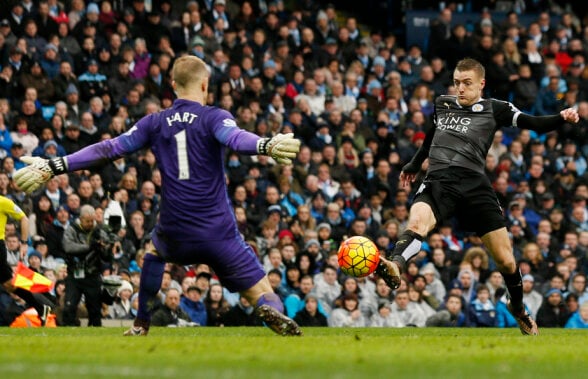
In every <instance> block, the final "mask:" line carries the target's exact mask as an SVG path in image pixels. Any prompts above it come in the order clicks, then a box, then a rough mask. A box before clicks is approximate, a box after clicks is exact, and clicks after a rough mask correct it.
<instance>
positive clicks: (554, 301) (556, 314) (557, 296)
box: [537, 288, 569, 328]
mask: <svg viewBox="0 0 588 379" xmlns="http://www.w3.org/2000/svg"><path fill="white" fill-rule="evenodd" d="M568 318H569V313H568V310H567V308H566V306H565V304H564V303H563V296H562V292H561V291H560V290H559V289H557V288H552V289H550V290H549V291H547V293H546V294H545V300H544V301H543V304H542V305H541V307H540V308H539V311H538V312H537V325H539V326H540V327H543V328H563V327H564V326H565V324H566V322H567V321H568Z"/></svg>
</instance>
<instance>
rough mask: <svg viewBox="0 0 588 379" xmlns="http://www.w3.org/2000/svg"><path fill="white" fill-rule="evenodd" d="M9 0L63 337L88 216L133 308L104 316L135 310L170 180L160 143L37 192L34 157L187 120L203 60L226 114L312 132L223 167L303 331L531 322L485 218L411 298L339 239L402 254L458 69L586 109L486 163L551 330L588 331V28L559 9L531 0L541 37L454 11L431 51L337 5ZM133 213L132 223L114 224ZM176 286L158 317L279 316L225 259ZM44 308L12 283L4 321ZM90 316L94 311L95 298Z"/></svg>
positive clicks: (33, 250) (549, 108) (19, 136)
mask: <svg viewBox="0 0 588 379" xmlns="http://www.w3.org/2000/svg"><path fill="white" fill-rule="evenodd" d="M7 3H10V5H8V6H5V5H4V2H3V6H2V8H3V9H2V10H0V14H2V18H1V19H0V68H1V70H0V158H1V167H0V170H1V171H0V194H1V195H3V196H6V197H9V198H10V199H12V200H13V201H14V202H15V203H17V204H18V205H19V206H20V207H21V208H22V209H23V210H24V211H25V212H26V214H27V215H28V217H29V220H30V235H31V238H30V240H29V245H30V247H29V251H30V253H29V254H28V256H27V257H26V258H25V261H26V264H27V265H28V266H29V267H30V268H32V269H33V270H35V271H38V272H40V273H42V274H44V275H45V276H47V277H48V278H50V279H51V280H53V281H54V282H55V287H54V290H53V291H51V292H49V293H46V294H44V296H46V297H47V298H48V299H49V300H51V302H53V303H54V304H55V307H54V311H55V313H56V314H57V321H58V324H61V325H63V317H62V310H63V306H64V304H63V299H64V293H65V291H66V290H67V287H66V280H65V278H66V276H67V275H68V269H67V262H68V259H70V258H68V256H67V254H66V253H65V251H64V246H63V240H62V236H63V234H64V231H65V230H66V229H67V228H68V227H70V225H71V224H72V223H75V222H76V220H77V217H78V216H79V210H80V208H81V206H83V205H85V204H89V205H91V206H93V207H95V208H96V221H97V223H98V224H99V225H105V228H106V229H109V230H110V232H111V234H114V235H113V236H112V241H111V245H110V246H111V251H110V253H111V254H110V258H109V259H107V260H105V261H103V262H102V263H101V267H100V269H101V271H102V275H103V276H104V277H112V276H111V275H114V276H120V278H122V280H123V281H122V285H120V286H119V287H117V288H116V289H114V290H112V289H111V291H110V295H115V296H114V300H112V298H109V296H105V298H104V302H105V303H104V304H103V306H102V316H103V318H114V319H132V318H134V315H135V312H136V307H137V294H136V292H137V289H138V283H139V280H140V271H141V266H142V258H143V256H144V254H145V249H146V247H147V248H149V244H150V231H151V228H152V227H153V225H154V223H155V220H156V218H157V213H158V207H159V196H160V195H159V194H160V185H161V175H160V173H159V171H158V169H157V162H156V161H155V159H154V155H153V153H152V152H151V151H149V150H145V151H142V152H141V153H140V154H137V155H135V156H131V157H125V158H120V159H118V160H116V161H115V162H113V163H109V164H107V165H105V166H102V167H96V168H95V169H94V170H92V171H83V172H75V173H73V174H70V175H60V176H58V177H56V178H54V179H52V180H51V181H49V182H48V183H47V185H46V187H44V188H43V189H42V190H39V191H37V192H36V193H33V194H32V195H26V194H25V193H23V192H22V191H20V190H19V189H18V188H16V187H15V186H14V184H13V182H12V180H11V176H12V174H13V173H14V172H15V170H17V169H19V168H21V167H23V166H24V163H22V162H21V161H20V159H19V158H20V157H22V156H23V155H33V156H41V157H47V158H49V157H55V156H63V155H66V154H69V153H72V152H75V151H78V150H79V149H81V148H83V147H85V146H88V145H89V144H92V143H94V142H97V141H100V140H104V139H108V138H113V137H116V136H118V135H120V134H121V133H124V132H125V131H126V130H128V129H129V128H130V127H131V126H132V125H133V124H134V123H135V122H136V121H137V120H139V119H140V118H141V117H143V116H144V115H146V114H150V113H153V112H157V111H158V110H160V109H163V108H167V107H169V106H170V105H171V103H172V102H173V99H174V93H173V90H172V87H171V78H170V67H171V65H172V64H173V62H174V59H175V58H177V57H179V56H181V55H184V54H191V55H195V56H198V57H199V58H202V59H203V60H205V62H206V63H207V64H208V67H209V69H210V83H211V86H210V93H209V97H208V104H209V105H214V106H218V107H221V108H224V109H227V110H229V111H230V112H232V113H233V114H234V115H235V117H236V119H237V120H238V125H239V126H240V127H241V128H244V129H246V130H249V131H252V132H255V133H256V134H258V135H261V136H271V135H273V134H275V133H278V132H281V133H286V132H294V134H295V136H296V137H297V138H300V139H301V140H302V142H303V147H302V149H301V152H300V154H299V156H298V158H297V159H296V161H295V163H294V164H293V165H290V166H280V165H277V164H275V162H273V161H272V160H271V158H268V157H265V156H255V157H248V156H247V157H246V156H239V155H238V154H235V153H233V152H230V151H229V152H227V157H226V166H225V168H226V176H227V182H228V188H229V193H228V196H229V198H230V199H231V201H232V202H233V204H234V209H235V216H236V219H237V221H238V225H239V229H240V232H241V233H242V234H243V236H244V237H245V240H246V241H247V242H248V243H249V244H251V246H252V247H253V248H254V250H255V252H256V253H257V254H258V256H259V259H260V262H261V263H262V264H263V266H264V268H265V269H266V271H267V273H268V276H269V279H270V281H271V283H272V286H273V287H274V290H275V291H276V292H277V293H278V294H279V296H280V298H281V299H282V300H283V302H284V304H285V308H286V312H287V314H288V315H289V316H291V317H292V318H294V319H295V320H296V321H297V322H298V323H299V324H300V325H301V326H327V325H329V326H333V327H336V326H377V327H405V326H418V327H422V326H480V327H490V326H496V327H515V326H516V322H515V321H514V319H513V317H512V316H511V315H510V314H509V312H508V310H507V309H506V305H505V301H506V293H505V289H504V285H503V279H502V276H501V275H500V273H499V272H498V271H497V270H495V266H494V263H493V262H492V259H491V258H490V256H489V254H488V253H487V251H486V250H485V248H484V246H483V244H482V242H481V239H480V236H477V235H474V234H471V233H468V232H467V225H456V224H455V223H454V222H453V221H452V220H444V222H443V223H442V224H440V225H439V227H438V228H437V229H435V230H434V231H432V232H431V233H430V234H429V236H428V237H427V239H426V241H425V243H424V244H423V250H422V251H421V253H419V255H418V256H417V257H416V259H414V260H412V261H411V262H409V265H408V270H407V272H406V273H405V274H404V275H403V282H402V285H401V287H400V288H399V289H397V290H395V291H392V290H390V288H388V286H386V284H385V283H384V281H383V280H381V279H378V278H377V277H375V276H371V277H368V278H352V277H346V276H344V275H342V274H341V272H340V270H338V268H337V266H338V263H337V256H336V252H337V248H338V246H339V243H340V242H341V241H342V240H343V239H345V238H346V237H348V236H352V235H364V236H366V237H368V238H370V239H372V240H373V241H374V242H375V243H376V244H377V245H378V247H379V248H380V249H381V251H382V254H385V253H386V252H390V251H391V250H392V249H393V247H394V244H395V242H396V240H397V236H398V235H399V233H400V232H401V231H402V230H403V229H404V228H405V227H406V223H407V218H408V211H409V209H410V204H411V200H412V198H413V195H414V193H415V192H416V190H417V189H418V186H419V184H420V180H422V178H423V175H422V174H424V171H423V172H422V174H421V175H420V176H419V179H418V180H417V182H415V183H413V186H412V187H410V188H406V187H400V186H399V182H398V175H399V173H400V170H401V168H402V166H403V165H404V164H405V163H406V162H408V160H410V158H411V157H412V156H413V154H414V153H415V152H416V151H417V149H418V148H419V146H420V145H421V144H422V141H423V140H424V137H425V133H426V132H427V131H428V130H429V129H430V128H431V125H432V123H433V119H432V113H433V99H434V98H435V97H436V96H437V95H440V94H452V93H455V88H454V87H453V86H452V72H453V66H454V65H455V63H456V62H457V61H458V60H459V59H461V58H464V57H473V58H475V59H477V60H479V61H480V62H481V63H483V64H484V65H485V67H486V89H485V96H487V97H495V98H497V99H501V100H506V101H510V102H512V103H513V104H514V105H515V106H516V107H518V108H519V109H521V110H522V111H524V112H526V113H530V114H535V115H547V114H555V113H557V112H558V111H559V110H561V109H564V108H567V107H574V108H577V110H578V113H579V114H580V117H581V120H580V125H579V126H575V127H571V126H569V127H567V126H566V127H564V128H562V129H560V130H558V131H557V132H552V133H549V134H547V135H536V134H535V133H534V132H529V131H528V130H519V129H516V128H508V129H504V130H500V131H498V132H497V133H496V137H495V139H494V141H493V143H492V147H491V149H490V151H489V154H488V157H487V161H486V172H487V175H488V177H489V178H490V179H491V181H492V183H493V186H494V188H495V190H496V195H497V198H498V201H499V202H500V204H501V206H502V207H503V209H504V213H505V217H506V218H507V219H508V225H509V226H508V230H509V235H510V236H511V237H512V244H513V248H514V253H515V256H516V258H517V261H518V263H519V265H520V270H521V273H522V275H523V288H524V293H525V295H524V296H525V297H524V300H525V305H526V307H527V308H528V310H529V311H530V313H531V314H532V316H533V317H535V319H536V320H537V323H538V325H539V327H573V328H580V327H581V328H586V327H588V290H587V286H586V273H588V255H587V254H588V209H587V207H586V205H587V204H586V202H587V200H588V180H587V179H588V173H587V172H586V169H587V161H586V157H587V155H588V135H587V132H588V129H587V127H588V66H587V58H588V23H587V22H586V16H588V15H582V14H574V13H572V12H569V11H568V10H566V9H565V8H561V7H557V6H554V4H553V2H550V1H531V2H525V1H522V2H520V1H516V2H515V3H519V4H524V3H532V4H534V5H536V9H535V8H533V9H532V12H534V13H532V14H534V15H536V19H535V21H533V22H531V23H529V24H525V25H522V24H521V23H520V22H519V20H518V16H519V14H517V13H516V12H515V11H512V12H510V13H508V14H507V15H506V17H505V18H504V19H497V18H494V17H493V16H492V13H491V12H490V11H489V9H483V10H482V11H481V12H480V13H479V16H478V17H477V19H476V22H475V24H474V25H473V28H472V27H469V26H466V25H461V24H456V23H452V21H451V19H452V14H453V12H455V11H456V10H458V8H457V4H456V3H451V2H447V8H445V9H442V10H441V11H440V12H439V14H438V18H436V19H435V20H433V21H432V22H431V25H430V32H431V33H430V38H429V40H428V43H427V46H426V47H425V46H424V45H423V46H419V45H413V46H404V43H403V41H400V40H398V39H397V38H396V36H395V35H394V34H390V33H383V32H381V31H380V30H378V29H370V27H369V26H365V25H364V24H361V23H360V22H359V21H358V20H357V19H356V18H354V17H353V16H352V15H351V13H348V12H342V11H341V10H340V9H338V8H337V5H336V2H333V3H332V4H328V3H326V2H319V1H313V0H308V1H292V2H290V3H292V4H293V5H292V6H290V5H289V4H286V5H285V2H284V1H264V0H261V1H257V0H253V1H238V0H233V1H225V0H199V1H187V2H184V1H172V0H153V1H152V2H151V1H144V0H110V1H109V0H103V1H98V0H96V1H95V2H90V1H84V0H71V1H57V0H39V1H37V0H20V1H19V0H15V1H8V2H7ZM286 3H288V2H286ZM466 3H470V2H466ZM480 3H485V2H483V1H482V2H480ZM487 3H488V4H489V5H490V6H491V4H494V3H495V2H493V1H488V2H487ZM150 6H151V7H150ZM437 9H438V8H437ZM520 10H521V9H518V11H520ZM530 11H531V10H527V12H530ZM553 16H557V19H558V20H559V21H558V22H553V21H552V20H550V18H551V17H553ZM425 168H426V167H423V170H424V169H425ZM117 215H120V216H122V218H121V219H120V221H121V225H120V227H119V226H118V225H117V226H113V225H112V224H113V223H110V224H109V220H111V219H112V220H114V219H116V217H113V216H117ZM107 226H108V227H107ZM113 229H114V230H113ZM19 244H20V236H19V230H18V228H17V227H16V223H9V224H8V226H7V230H6V245H7V250H8V251H7V253H8V259H9V262H10V263H11V264H12V265H16V263H17V262H18V260H19V255H18V251H19ZM176 290H177V291H176ZM170 291H171V292H170ZM168 294H170V296H169V298H167V296H166V295H168ZM160 295H161V304H160V308H159V310H157V312H156V314H155V315H154V319H153V320H154V325H168V324H170V323H173V324H176V325H201V326H205V325H206V326H220V325H225V326H232V325H258V323H259V321H258V320H256V319H255V318H254V317H253V315H252V310H253V307H252V306H251V305H250V304H248V303H247V301H246V300H245V299H244V298H239V296H238V294H233V293H229V292H228V291H227V290H226V289H224V288H223V287H222V283H219V282H218V280H217V279H216V278H215V275H214V272H212V271H211V270H210V268H209V267H208V266H206V265H195V266H190V267H184V266H178V265H174V264H168V265H167V266H166V273H165V275H164V280H163V282H162V285H161V291H160ZM178 297H179V301H178V299H177V298H178ZM24 309H26V305H25V304H23V302H22V301H21V300H20V299H18V298H16V297H14V296H10V295H8V294H7V293H6V292H3V291H2V292H0V325H9V324H10V323H11V320H12V319H13V318H14V316H15V315H18V314H19V312H22V311H23V310H24ZM77 316H78V318H86V317H87V311H86V310H85V307H84V304H83V302H82V303H81V305H80V307H79V310H78V315H77Z"/></svg>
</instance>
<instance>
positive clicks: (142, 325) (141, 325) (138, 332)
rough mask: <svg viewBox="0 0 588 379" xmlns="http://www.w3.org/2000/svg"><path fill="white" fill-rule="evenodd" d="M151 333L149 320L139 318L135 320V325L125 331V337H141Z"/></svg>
mask: <svg viewBox="0 0 588 379" xmlns="http://www.w3.org/2000/svg"><path fill="white" fill-rule="evenodd" d="M147 333H149V322H148V321H144V320H140V319H138V318H136V319H135V322H133V326H132V327H131V328H130V329H129V330H127V331H126V332H124V333H123V336H125V337H139V336H146V335H147Z"/></svg>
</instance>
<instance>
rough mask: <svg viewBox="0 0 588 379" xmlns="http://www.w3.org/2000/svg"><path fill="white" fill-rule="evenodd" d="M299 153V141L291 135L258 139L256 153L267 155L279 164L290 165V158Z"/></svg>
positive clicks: (277, 135)
mask: <svg viewBox="0 0 588 379" xmlns="http://www.w3.org/2000/svg"><path fill="white" fill-rule="evenodd" d="M299 151H300V140H298V139H296V138H294V134H293V133H287V134H276V135H275V136H274V137H272V138H260V139H259V141H257V152H258V153H259V154H261V155H269V156H270V157H272V158H274V159H275V160H276V162H278V163H280V164H291V163H292V158H296V153H298V152H299Z"/></svg>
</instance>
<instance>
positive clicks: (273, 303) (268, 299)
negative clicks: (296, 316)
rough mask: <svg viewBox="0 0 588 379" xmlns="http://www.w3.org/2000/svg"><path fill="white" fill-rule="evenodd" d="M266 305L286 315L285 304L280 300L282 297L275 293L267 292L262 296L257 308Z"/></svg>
mask: <svg viewBox="0 0 588 379" xmlns="http://www.w3.org/2000/svg"><path fill="white" fill-rule="evenodd" d="M264 304H267V305H269V306H270V307H273V308H275V309H276V310H278V311H279V312H280V313H284V304H282V300H280V297H279V296H278V295H276V294H275V293H272V292H266V293H264V294H263V295H261V297H260V298H259V300H257V306H258V307H261V306H262V305H264Z"/></svg>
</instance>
